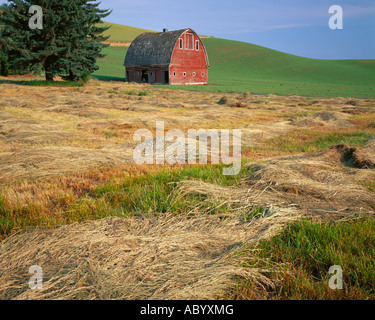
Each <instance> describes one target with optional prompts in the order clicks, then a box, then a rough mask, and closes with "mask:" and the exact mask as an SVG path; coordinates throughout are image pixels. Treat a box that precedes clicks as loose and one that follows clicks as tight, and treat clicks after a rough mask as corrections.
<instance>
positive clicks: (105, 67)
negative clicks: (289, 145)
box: [94, 25, 375, 98]
mask: <svg viewBox="0 0 375 320" xmlns="http://www.w3.org/2000/svg"><path fill="white" fill-rule="evenodd" d="M110 30H111V29H110ZM110 30H109V31H108V34H110V33H111V31H110ZM121 30H122V31H123V32H122V33H121ZM137 32H138V34H140V33H142V32H144V31H143V30H142V29H134V28H131V29H129V34H130V35H131V36H130V35H129V36H128V35H127V34H128V27H126V26H122V27H121V26H120V25H115V26H114V29H113V39H114V40H112V39H110V41H116V42H117V41H120V42H127V41H128V40H129V39H132V38H133V37H134V36H135V35H136V34H137ZM121 39H122V40H121ZM202 41H203V42H204V44H205V46H206V49H207V51H208V56H209V59H210V65H211V67H210V69H209V73H208V74H209V84H210V85H209V86H184V87H183V89H184V90H195V91H221V92H251V93H258V94H270V93H272V94H279V95H303V96H324V97H335V96H341V97H357V98H373V97H375V90H374V88H375V60H317V59H309V58H304V57H298V56H294V55H290V54H286V53H283V52H279V51H275V50H271V49H268V48H264V47H260V46H257V45H253V44H249V43H244V42H238V41H231V40H225V39H217V38H208V39H207V38H205V39H202ZM126 50H127V48H124V47H110V48H107V49H105V50H104V53H105V54H107V57H106V58H104V59H102V60H101V61H99V66H100V70H99V71H97V72H96V73H95V74H94V75H95V76H98V77H99V78H101V79H105V78H107V79H108V78H113V79H117V80H123V79H124V74H125V70H124V67H123V62H124V59H125V55H126ZM179 89H181V88H179Z"/></svg>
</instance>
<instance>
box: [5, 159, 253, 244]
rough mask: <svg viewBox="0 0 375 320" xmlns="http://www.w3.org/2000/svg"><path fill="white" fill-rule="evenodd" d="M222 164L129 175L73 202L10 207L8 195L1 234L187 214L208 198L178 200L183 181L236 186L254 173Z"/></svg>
mask: <svg viewBox="0 0 375 320" xmlns="http://www.w3.org/2000/svg"><path fill="white" fill-rule="evenodd" d="M223 168H224V166H223V165H205V166H187V167H183V168H173V167H168V168H160V170H159V169H158V170H157V171H156V172H153V173H147V174H142V175H139V174H137V175H125V176H124V177H122V178H117V179H115V180H113V181H109V182H107V183H104V184H103V185H100V186H98V187H95V188H93V189H91V190H89V191H87V192H85V193H84V194H83V195H81V196H80V197H79V198H78V199H74V200H71V199H72V195H71V194H70V193H69V194H68V193H67V194H62V195H61V196H60V197H59V198H58V199H51V200H50V203H47V204H45V207H41V206H39V205H36V204H33V203H30V204H28V205H27V206H19V205H17V204H16V203H15V204H12V207H7V206H6V199H5V198H4V197H0V235H1V236H2V237H4V236H6V235H8V234H9V233H10V232H11V230H12V229H13V228H24V227H27V226H46V227H55V226H59V225H62V224H71V223H75V222H82V221H85V220H95V219H102V218H105V217H107V216H118V217H130V216H139V215H147V214H157V213H165V212H171V213H175V214H179V213H183V212H186V211H187V210H190V209H192V208H194V207H195V206H196V205H198V204H199V203H200V202H201V201H202V200H204V199H205V197H204V196H202V195H198V194H193V195H189V196H187V197H184V198H182V199H179V200H177V201H175V200H174V197H173V192H174V191H175V187H176V183H178V182H179V181H182V180H189V179H199V180H202V181H205V182H209V183H213V184H218V185H226V186H229V185H231V186H233V185H237V184H239V183H241V181H242V178H244V177H245V176H247V175H248V174H250V171H249V170H250V169H249V168H248V167H245V166H242V170H241V172H240V173H239V174H238V175H236V176H224V175H223V172H222V170H223ZM214 207H215V204H212V203H207V204H206V207H204V208H202V210H204V209H207V210H211V209H213V208H214ZM225 210H226V208H225V207H221V208H220V209H215V210H212V212H211V213H217V212H222V211H225ZM253 214H256V212H254V213H253ZM245 218H246V217H245ZM247 218H248V217H247Z"/></svg>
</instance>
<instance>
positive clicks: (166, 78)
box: [164, 71, 169, 84]
mask: <svg viewBox="0 0 375 320" xmlns="http://www.w3.org/2000/svg"><path fill="white" fill-rule="evenodd" d="M164 82H165V83H166V84H169V71H164Z"/></svg>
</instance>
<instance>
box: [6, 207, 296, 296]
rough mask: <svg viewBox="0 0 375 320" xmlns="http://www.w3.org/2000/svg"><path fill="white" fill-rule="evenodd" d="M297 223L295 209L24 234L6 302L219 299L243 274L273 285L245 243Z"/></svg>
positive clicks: (107, 222)
mask: <svg viewBox="0 0 375 320" xmlns="http://www.w3.org/2000/svg"><path fill="white" fill-rule="evenodd" d="M293 219H296V213H295V211H294V210H293V208H291V209H290V210H285V209H282V210H280V211H279V212H275V213H274V214H265V216H263V217H259V218H258V219H254V220H252V221H250V222H246V221H244V220H243V219H241V216H240V215H236V214H235V213H234V214H233V215H232V216H231V217H228V218H226V219H223V218H220V217H218V216H210V215H205V214H199V215H190V216H189V215H186V214H183V215H179V216H173V215H168V214H165V215H159V216H157V217H133V218H130V219H120V218H110V219H104V220H99V221H94V222H85V223H82V224H74V225H70V226H63V227H60V228H57V229H54V230H41V229H28V230H24V231H21V232H19V233H15V234H14V235H12V236H10V237H9V238H7V239H5V241H4V242H3V243H2V244H1V246H0V275H1V277H0V298H1V299H32V300H34V299H129V300H131V299H145V300H146V299H147V300H151V299H162V300H164V299H166V300H170V299H218V298H221V297H223V296H224V295H225V294H226V293H228V292H229V291H230V290H232V289H234V287H233V286H234V278H235V277H241V278H245V279H249V280H250V279H251V280H252V281H254V283H256V285H257V286H258V288H259V287H263V288H264V287H265V286H267V287H273V283H272V282H271V281H270V280H269V279H268V278H266V277H265V276H263V275H262V272H261V270H257V269H251V268H245V267H241V262H244V261H248V259H249V257H250V256H251V250H250V249H249V247H244V245H245V244H246V243H248V242H256V241H259V240H260V239H263V238H266V237H269V236H271V235H273V234H275V233H277V232H279V231H280V228H282V226H284V225H285V223H287V222H290V221H291V220H293ZM239 253H241V254H239ZM33 265H39V266H41V267H42V269H43V279H44V281H43V289H42V290H31V289H29V287H28V281H29V279H30V277H31V275H30V274H28V270H29V268H30V267H31V266H33Z"/></svg>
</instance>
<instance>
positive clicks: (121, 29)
mask: <svg viewBox="0 0 375 320" xmlns="http://www.w3.org/2000/svg"><path fill="white" fill-rule="evenodd" d="M103 26H110V27H111V28H110V29H108V30H107V31H105V32H104V35H105V36H110V38H109V39H108V41H110V42H131V41H133V40H134V39H135V38H136V37H137V36H139V35H140V34H141V33H143V32H155V31H152V30H147V29H140V28H135V27H129V26H123V25H121V24H116V23H110V22H104V24H103Z"/></svg>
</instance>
